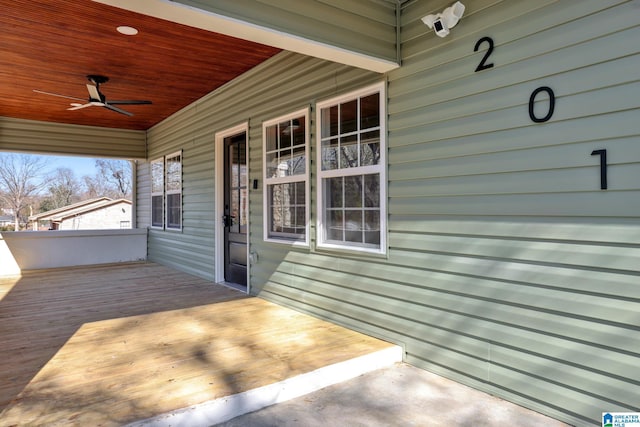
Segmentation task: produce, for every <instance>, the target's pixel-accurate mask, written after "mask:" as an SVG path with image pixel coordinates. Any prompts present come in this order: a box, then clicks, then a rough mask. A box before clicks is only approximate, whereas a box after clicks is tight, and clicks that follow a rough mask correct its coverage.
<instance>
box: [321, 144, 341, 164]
mask: <svg viewBox="0 0 640 427" xmlns="http://www.w3.org/2000/svg"><path fill="white" fill-rule="evenodd" d="M333 169H338V139H337V138H334V139H330V140H328V141H322V170H333Z"/></svg>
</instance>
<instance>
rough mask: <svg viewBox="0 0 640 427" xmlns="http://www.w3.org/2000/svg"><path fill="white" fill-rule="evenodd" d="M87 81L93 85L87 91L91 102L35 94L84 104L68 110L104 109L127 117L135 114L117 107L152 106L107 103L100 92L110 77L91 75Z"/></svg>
mask: <svg viewBox="0 0 640 427" xmlns="http://www.w3.org/2000/svg"><path fill="white" fill-rule="evenodd" d="M87 79H88V80H89V81H90V82H91V83H93V84H87V90H88V91H89V100H88V101H85V100H84V99H82V98H76V97H75V96H67V95H59V94H57V93H51V92H44V91H42V90H37V89H34V90H33V91H34V92H37V93H43V94H45V95H52V96H58V97H60V98H67V99H74V100H76V101H82V102H84V104H80V103H78V102H72V103H71V107H69V108H67V110H80V109H82V108H87V107H104V108H106V109H108V110H111V111H115V112H116V113H120V114H124V115H125V116H133V113H130V112H128V111H125V110H123V109H122V108H118V107H116V105H141V104H151V101H142V100H133V99H131V100H117V101H107V97H106V96H104V94H103V93H102V92H100V85H101V84H102V83H106V82H108V81H109V77H107V76H101V75H96V74H89V75H88V76H87Z"/></svg>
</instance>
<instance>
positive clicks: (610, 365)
mask: <svg viewBox="0 0 640 427" xmlns="http://www.w3.org/2000/svg"><path fill="white" fill-rule="evenodd" d="M327 3H328V4H333V3H335V2H327ZM464 3H465V5H466V12H465V16H464V17H463V18H462V20H461V21H460V23H459V24H458V26H456V28H454V29H453V30H452V31H451V34H450V35H449V36H448V37H447V38H444V39H443V38H439V37H436V36H435V34H434V33H433V32H432V31H431V30H429V29H428V28H427V27H426V26H425V25H424V24H423V23H422V22H421V21H420V18H421V17H422V16H424V15H426V14H429V13H435V12H439V11H441V10H442V9H444V7H446V6H448V5H449V4H450V2H403V3H402V4H403V6H402V15H401V22H402V28H401V32H400V33H401V35H402V50H401V52H402V64H403V65H402V67H400V68H398V69H397V70H394V71H392V72H389V73H388V74H386V75H379V74H375V73H371V72H365V71H363V70H357V69H353V68H349V67H346V66H342V65H337V64H333V63H330V62H326V61H321V60H318V59H312V58H309V57H305V56H302V55H298V54H291V53H286V52H283V53H281V54H279V55H277V56H276V57H274V58H272V59H271V60H269V61H267V62H266V63H264V64H262V65H261V66H259V67H256V68H255V69H254V70H251V71H250V72H249V73H247V74H245V75H243V76H242V77H241V78H239V79H237V80H235V81H233V82H231V83H230V84H228V85H227V86H225V87H224V88H222V89H220V90H219V91H216V92H214V93H212V94H211V95H209V96H207V97H205V98H203V99H202V100H201V101H198V102H197V103H195V104H193V105H191V106H189V107H187V108H185V109H184V110H183V111H181V112H179V113H178V114H176V115H175V116H174V117H172V118H171V119H169V120H167V121H165V122H163V123H161V124H160V125H158V126H156V127H154V128H153V129H151V130H150V131H149V133H148V138H149V157H148V159H150V160H151V159H154V158H156V157H158V156H162V155H164V154H167V153H170V152H172V151H175V150H177V149H182V150H183V154H184V183H185V187H184V193H183V194H184V210H183V211H184V229H183V231H182V233H172V232H162V231H157V230H150V232H149V253H150V259H153V260H156V261H160V262H163V263H166V264H169V265H173V266H175V267H177V268H180V269H183V270H186V271H191V272H194V273H196V274H199V275H202V276H205V277H211V278H212V277H214V272H213V264H214V262H213V260H214V255H215V254H214V238H215V233H214V221H215V220H216V218H218V217H219V215H218V214H217V213H215V212H214V209H215V206H214V194H213V192H214V184H215V183H214V176H215V174H214V171H213V167H214V160H215V159H214V158H213V153H214V147H213V146H214V135H215V132H219V131H224V130H225V129H228V128H229V127H231V126H234V125H237V124H238V123H242V122H245V121H246V122H248V123H249V159H250V162H249V179H250V181H252V180H253V179H257V180H258V181H259V186H258V189H256V190H250V212H249V215H250V251H251V252H252V253H253V254H255V257H254V261H253V263H252V265H251V289H252V293H254V294H257V295H259V296H261V297H263V298H266V299H269V300H271V301H274V302H277V303H280V304H283V305H287V306H289V307H293V308H295V309H298V310H301V311H304V312H307V313H311V314H313V315H316V316H319V317H322V318H325V319H328V320H331V321H334V322H336V323H339V324H342V325H346V326H348V327H351V328H353V329H355V330H359V331H363V332H365V333H368V334H371V335H374V336H377V337H381V338H384V339H387V340H390V341H392V342H394V343H397V344H401V345H402V346H403V348H404V349H405V351H406V356H405V360H406V361H407V362H409V363H411V364H414V365H416V366H419V367H422V368H425V369H428V370H431V371H434V372H436V373H439V374H441V375H444V376H447V377H449V378H452V379H455V380H457V381H460V382H463V383H465V384H468V385H471V386H473V387H476V388H479V389H481V390H483V391H486V392H489V393H492V394H495V395H497V396H500V397H502V398H505V399H508V400H511V401H514V402H516V403H519V404H521V405H523V406H526V407H529V408H532V409H534V410H537V411H540V412H543V413H545V414H548V415H550V416H553V417H555V418H558V419H561V420H564V421H567V422H569V423H571V424H575V425H600V422H601V420H600V417H601V413H602V412H603V411H617V412H624V411H640V397H639V396H640V369H638V366H640V326H639V325H640V127H639V126H638V117H639V116H638V113H639V112H640V85H639V83H638V82H639V79H638V77H637V76H638V72H637V70H638V69H640V44H638V43H636V42H635V41H636V40H638V39H639V37H640V32H639V31H640V19H638V18H639V17H640V8H638V2H637V1H603V0H584V1H580V2H573V1H540V2H530V1H525V0H517V1H516V0H514V1H506V0H505V1H495V0H467V1H465V2H464ZM485 36H490V37H492V38H493V40H494V42H495V48H494V51H493V53H492V54H491V55H490V57H489V62H492V63H494V67H493V68H490V69H487V70H484V71H481V72H474V69H475V68H476V66H477V65H478V64H479V62H480V60H481V59H482V57H483V55H484V52H485V51H486V48H487V45H486V44H484V45H481V46H480V49H479V51H478V52H474V46H475V44H476V42H477V41H478V40H479V39H480V38H481V37H485ZM380 81H387V83H388V89H387V97H388V140H387V147H388V153H387V159H388V174H387V177H388V183H387V185H388V188H387V194H388V201H387V202H388V205H387V208H388V216H387V228H388V239H387V241H388V251H387V252H388V253H387V255H386V256H380V255H378V256H368V255H364V254H354V253H351V252H345V251H342V252H337V251H332V250H321V249H317V248H316V230H315V225H316V222H315V221H316V218H315V216H316V213H317V206H316V201H317V188H316V173H317V171H316V168H317V165H316V163H315V159H316V149H317V135H316V128H317V123H315V117H316V115H315V112H316V104H317V103H318V102H320V101H324V100H326V99H329V98H332V97H334V96H339V95H342V94H345V93H347V92H349V91H351V90H355V89H360V88H363V87H366V86H367V85H370V84H372V83H376V82H380ZM541 86H548V87H550V88H552V89H553V91H554V93H555V97H556V105H555V111H554V114H553V116H552V117H551V119H550V120H549V121H548V122H544V123H534V122H533V121H532V120H531V119H530V117H529V113H528V104H529V97H530V95H531V93H532V92H533V91H534V90H535V89H536V88H539V87H541ZM545 99H546V98H545V95H541V96H540V97H539V103H538V106H537V107H536V108H541V109H542V110H540V109H538V110H536V111H544V106H545V105H548V104H547V101H545ZM307 106H309V107H310V119H311V138H310V141H311V147H310V148H311V159H312V164H311V177H310V182H311V206H310V207H309V209H310V212H311V214H312V219H311V227H310V228H311V232H310V239H311V244H310V247H298V246H288V245H283V244H277V243H270V242H265V241H264V240H263V235H264V234H263V231H264V230H263V214H264V212H263V211H262V209H263V194H262V189H263V183H262V177H263V173H262V153H263V151H262V146H261V144H262V127H261V126H262V122H263V121H265V120H270V119H273V118H276V117H279V116H282V115H285V114H289V113H291V112H293V111H296V110H299V109H300V108H304V107H307ZM599 149H607V151H608V157H607V164H608V166H607V171H608V181H609V188H608V189H607V190H601V189H600V158H599V156H592V155H591V153H592V152H593V151H594V150H599ZM141 180H142V182H144V179H143V178H141ZM141 197H144V196H141Z"/></svg>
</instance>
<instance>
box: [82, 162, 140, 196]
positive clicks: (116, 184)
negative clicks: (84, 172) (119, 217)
mask: <svg viewBox="0 0 640 427" xmlns="http://www.w3.org/2000/svg"><path fill="white" fill-rule="evenodd" d="M96 168H97V169H98V174H97V176H96V179H97V180H98V181H99V182H91V179H89V180H87V179H86V178H85V183H86V184H87V188H88V189H89V185H88V184H93V185H94V186H95V187H99V186H100V185H102V186H104V187H105V188H104V191H105V193H106V194H102V195H104V196H108V197H112V198H116V199H130V198H131V179H132V174H133V168H132V166H131V162H130V161H128V160H104V159H96ZM87 181H89V182H87Z"/></svg>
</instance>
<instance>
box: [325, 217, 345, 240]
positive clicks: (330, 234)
mask: <svg viewBox="0 0 640 427" xmlns="http://www.w3.org/2000/svg"><path fill="white" fill-rule="evenodd" d="M327 216H328V221H327V239H328V240H339V241H342V240H344V239H343V229H344V225H343V221H342V220H343V215H342V211H341V210H340V211H329V215H327Z"/></svg>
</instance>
